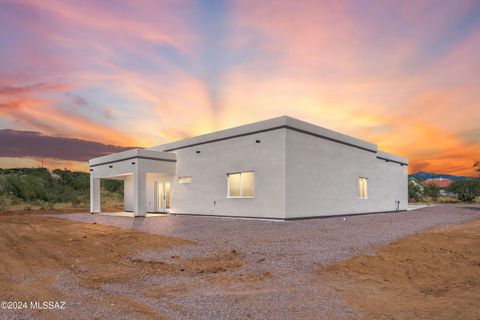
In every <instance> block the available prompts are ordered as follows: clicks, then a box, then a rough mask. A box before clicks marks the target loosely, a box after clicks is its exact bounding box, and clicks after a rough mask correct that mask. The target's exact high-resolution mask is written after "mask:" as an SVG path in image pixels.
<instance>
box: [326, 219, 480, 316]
mask: <svg viewBox="0 0 480 320" xmlns="http://www.w3.org/2000/svg"><path fill="white" fill-rule="evenodd" d="M318 274H319V275H320V276H321V277H322V278H324V279H328V282H329V283H330V284H331V285H332V286H334V287H335V289H336V290H338V291H339V292H341V293H342V294H343V296H344V297H345V299H346V301H347V302H348V304H349V306H350V307H353V308H354V309H356V310H357V311H359V313H360V314H362V316H363V317H364V318H365V319H480V221H474V222H470V223H467V224H462V225H456V226H447V227H443V228H440V229H433V230H430V231H426V232H423V233H420V234H417V235H414V236H410V237H407V238H404V239H402V240H400V241H397V242H394V243H391V244H390V245H387V246H384V247H381V248H379V250H378V251H377V253H376V254H375V255H373V256H359V257H354V258H352V259H350V260H347V261H344V262H340V263H336V264H333V265H330V266H327V267H322V268H320V269H319V270H318Z"/></svg>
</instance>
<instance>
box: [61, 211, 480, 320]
mask: <svg viewBox="0 0 480 320" xmlns="http://www.w3.org/2000/svg"><path fill="white" fill-rule="evenodd" d="M55 217H60V218H65V219H70V220H74V221H83V222H88V223H92V222H96V223H99V224H107V225H112V226H116V227H120V228H129V229H135V230H139V231H143V232H149V233H158V234H161V235H167V236H174V237H177V238H183V239H189V240H194V241H196V242H198V244H197V245H191V246H181V247H174V248H172V249H170V250H168V251H160V250H159V251H158V252H155V251H151V252H144V253H139V254H138V256H139V257H140V258H143V259H152V260H161V259H165V258H168V257H170V256H179V257H180V258H188V257H191V256H199V255H206V254H212V253H214V252H218V251H219V250H236V251H237V252H239V253H240V254H241V255H243V256H244V257H245V259H246V260H247V263H246V264H245V265H244V266H243V267H241V268H240V269H237V270H235V271H233V272H229V275H232V276H235V275H239V276H240V275H245V274H251V273H255V274H259V273H270V274H271V275H272V277H271V278H270V279H267V280H265V281H263V282H258V283H250V282H247V283H242V282H241V281H240V282H236V283H233V284H231V285H229V286H218V285H215V284H212V283H211V282H210V281H207V280H206V279H204V278H202V277H195V280H194V281H193V280H192V278H191V277H182V276H161V277H155V278H150V279H147V280H146V281H145V282H144V283H141V284H136V285H132V286H128V287H127V286H123V287H118V286H105V287H104V288H102V290H105V292H108V291H111V292H115V293H119V292H121V293H122V294H125V295H128V296H129V297H131V298H134V299H138V301H141V302H142V303H147V304H149V305H151V306H152V307H153V308H155V309H157V310H159V311H160V312H161V313H162V314H165V315H167V316H170V317H172V318H175V319H192V318H193V319H243V318H250V317H251V318H254V319H294V318H297V319H298V318H312V319H313V318H335V319H351V318H352V317H353V318H354V317H356V315H355V314H354V313H353V312H352V311H351V310H349V308H348V306H346V304H345V303H344V301H343V300H342V298H341V297H339V296H338V294H337V293H336V292H335V291H334V290H333V289H332V288H330V287H329V286H327V285H326V284H324V283H321V282H320V281H319V279H318V277H316V276H315V269H316V268H317V266H318V265H319V264H328V263H331V262H333V261H337V260H342V259H347V258H349V257H351V256H353V255H359V254H365V253H373V250H374V249H373V247H372V245H376V244H386V243H389V242H391V241H394V240H397V239H400V238H402V237H404V236H406V235H409V234H413V233H417V232H419V231H422V230H424V229H426V228H430V227H434V226H439V225H444V224H458V223H462V222H466V221H468V220H472V219H478V218H480V207H479V206H466V205H440V206H435V207H427V208H422V209H418V210H414V211H408V212H400V213H385V214H370V215H362V216H352V217H346V218H343V217H334V218H325V219H311V220H300V221H289V222H278V221H266V220H241V219H226V218H210V217H192V216H164V217H155V218H124V217H112V216H105V215H90V214H65V215H60V216H59V215H55ZM192 282H194V283H192ZM152 283H156V284H162V286H163V285H164V286H171V285H184V286H186V287H187V288H188V290H186V292H185V293H184V294H181V295H177V296H169V297H166V298H165V303H159V302H158V300H151V299H149V298H148V297H144V296H142V295H140V294H139V290H137V286H138V285H140V286H148V285H149V284H152ZM99 295H101V293H99ZM173 306H176V307H173ZM79 308H80V306H79Z"/></svg>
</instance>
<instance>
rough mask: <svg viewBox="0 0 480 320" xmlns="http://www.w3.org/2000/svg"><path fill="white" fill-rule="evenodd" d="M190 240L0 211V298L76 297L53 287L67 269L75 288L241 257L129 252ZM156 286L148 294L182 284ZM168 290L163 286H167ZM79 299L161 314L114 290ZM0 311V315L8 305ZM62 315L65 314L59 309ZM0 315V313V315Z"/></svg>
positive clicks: (234, 263)
mask: <svg viewBox="0 0 480 320" xmlns="http://www.w3.org/2000/svg"><path fill="white" fill-rule="evenodd" d="M185 244H192V243H191V241H187V240H181V239H176V238H173V237H164V236H159V235H152V234H147V233H142V232H136V231H128V230H123V229H118V228H113V227H108V226H102V225H97V224H85V223H79V222H71V221H67V220H61V219H55V218H48V217H43V216H39V215H32V214H30V215H29V214H26V213H25V212H19V213H16V214H3V213H2V214H0V288H1V300H2V301H57V300H63V301H68V302H72V301H75V300H78V296H77V293H74V292H72V290H70V289H69V288H63V290H62V288H58V286H56V284H55V276H56V275H58V274H59V273H64V274H69V275H73V278H74V279H75V281H76V282H77V283H76V285H77V286H79V287H80V288H84V289H88V290H96V289H99V288H100V287H101V286H103V285H105V284H118V285H121V284H126V285H130V284H134V283H135V282H139V281H141V279H142V275H149V276H151V275H155V274H165V273H168V274H182V275H194V274H215V273H222V272H225V271H227V270H231V269H235V268H238V267H239V266H241V265H242V264H243V259H242V257H241V256H240V255H239V254H238V253H237V252H235V251H228V252H218V253H215V254H213V255H211V256H202V257H193V258H190V259H186V260H181V259H178V257H175V256H172V257H170V259H169V260H168V261H144V260H141V259H138V258H134V255H135V254H137V253H138V252H142V251H145V250H149V249H155V250H159V249H162V248H163V249H167V248H170V247H172V246H179V245H185ZM167 289H168V290H166V289H165V288H159V287H158V286H155V285H152V286H151V288H149V290H150V291H151V292H152V293H154V295H164V294H172V293H173V294H175V293H177V294H181V291H182V290H181V289H182V288H173V289H172V288H167ZM167 291H168V292H167ZM77 302H79V301H77ZM80 302H81V303H84V304H85V305H88V306H89V308H90V309H95V308H99V309H107V310H106V311H108V309H109V308H113V306H114V305H115V309H116V310H117V311H118V312H119V313H120V314H122V313H124V314H125V313H128V314H129V315H131V316H135V315H137V316H139V317H141V318H144V317H147V318H163V315H161V314H158V312H155V311H154V310H152V309H151V308H149V307H148V306H147V305H143V304H141V303H138V302H137V301H134V300H132V299H128V298H126V297H125V296H123V295H121V293H119V294H118V295H117V296H107V297H102V298H101V299H95V297H94V296H90V297H89V296H85V297H83V298H82V301H80ZM1 312H3V316H5V315H8V314H7V312H10V311H8V310H7V311H3V310H2V311H0V313H1ZM22 314H23V315H26V314H28V316H29V317H30V316H32V315H36V316H40V317H41V318H52V317H53V318H55V317H58V318H62V314H61V313H58V312H55V311H39V312H35V311H31V310H28V312H27V313H25V312H24V313H20V315H22ZM63 315H65V314H63ZM0 316H1V315H0ZM0 318H2V317H0Z"/></svg>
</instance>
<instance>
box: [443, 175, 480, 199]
mask: <svg viewBox="0 0 480 320" xmlns="http://www.w3.org/2000/svg"><path fill="white" fill-rule="evenodd" d="M447 190H448V191H450V192H452V193H454V194H455V195H456V197H457V198H458V200H460V201H462V202H472V201H473V200H475V198H476V197H478V196H480V181H478V180H459V181H455V182H453V183H452V184H451V185H450V186H449V187H448V188H447Z"/></svg>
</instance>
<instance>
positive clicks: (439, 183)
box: [422, 178, 453, 196]
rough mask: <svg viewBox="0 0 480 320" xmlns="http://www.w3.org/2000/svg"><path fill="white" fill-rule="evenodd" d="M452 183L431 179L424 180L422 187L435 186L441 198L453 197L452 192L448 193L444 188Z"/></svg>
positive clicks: (446, 180) (450, 181) (443, 179)
mask: <svg viewBox="0 0 480 320" xmlns="http://www.w3.org/2000/svg"><path fill="white" fill-rule="evenodd" d="M452 183H453V180H450V179H447V178H432V179H426V180H424V181H423V182H422V184H423V186H424V187H426V186H435V187H437V188H439V189H440V190H439V193H440V195H441V196H453V193H452V192H448V191H447V190H446V188H447V187H448V186H449V185H451V184H452Z"/></svg>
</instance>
